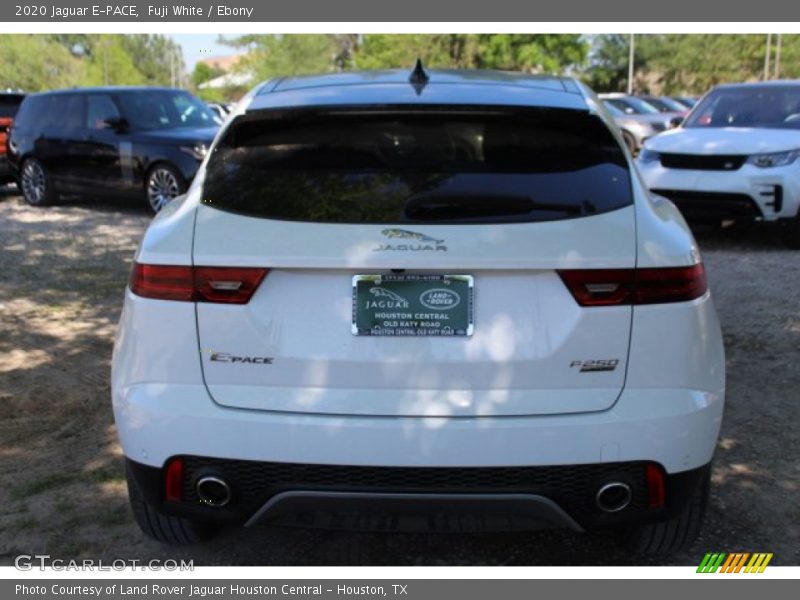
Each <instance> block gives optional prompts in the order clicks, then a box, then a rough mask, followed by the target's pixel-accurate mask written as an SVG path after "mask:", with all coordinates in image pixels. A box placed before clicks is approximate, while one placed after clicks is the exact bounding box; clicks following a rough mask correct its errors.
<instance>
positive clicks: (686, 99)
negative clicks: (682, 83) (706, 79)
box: [672, 96, 700, 110]
mask: <svg viewBox="0 0 800 600" xmlns="http://www.w3.org/2000/svg"><path fill="white" fill-rule="evenodd" d="M672 99H673V100H675V101H676V102H679V103H680V104H681V105H683V106H685V107H686V108H687V109H690V110H691V109H692V108H694V105H695V104H697V102H698V100H700V98H696V97H695V96H672Z"/></svg>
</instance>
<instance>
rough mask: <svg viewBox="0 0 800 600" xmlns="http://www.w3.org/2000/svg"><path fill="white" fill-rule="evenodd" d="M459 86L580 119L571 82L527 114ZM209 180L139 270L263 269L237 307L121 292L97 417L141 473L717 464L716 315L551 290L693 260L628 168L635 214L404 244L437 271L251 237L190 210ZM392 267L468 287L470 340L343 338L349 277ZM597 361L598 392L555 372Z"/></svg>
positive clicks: (165, 217)
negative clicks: (270, 465) (305, 309)
mask: <svg viewBox="0 0 800 600" xmlns="http://www.w3.org/2000/svg"><path fill="white" fill-rule="evenodd" d="M453 83H457V82H456V81H454V82H453ZM402 85H403V86H405V87H399V86H400V84H399V83H398V87H397V89H396V90H394V91H392V90H389V89H388V87H389V86H385V87H380V86H365V87H368V88H369V89H367V90H365V91H364V94H365V98H366V97H367V96H368V98H367V99H368V100H370V101H374V102H378V101H383V100H385V99H386V98H390V97H391V98H392V99H395V100H396V93H395V92H396V91H397V90H401V89H402V93H403V94H406V95H408V98H407V100H408V101H409V102H410V101H414V100H415V97H414V96H412V94H413V91H412V89H411V87H410V86H409V85H408V84H407V83H403V84H402ZM406 88H407V89H406ZM472 88H474V89H472ZM472 88H471V89H470V92H471V93H472V94H473V95H475V94H478V100H479V101H480V102H484V103H487V104H517V105H531V104H533V105H536V104H540V105H548V103H549V102H552V103H564V105H565V106H566V107H568V108H569V107H574V106H579V105H582V106H584V107H586V106H588V107H589V108H590V109H591V108H592V106H593V104H594V102H595V100H593V98H592V96H591V95H589V93H588V92H587V91H586V90H585V89H584V88H583V87H582V86H580V85H577V84H576V85H575V90H581V92H582V93H563V92H556V91H553V92H552V93H550V92H547V93H541V94H539V95H538V96H536V98H537V99H536V100H531V99H530V97H529V96H526V94H525V93H523V92H524V90H520V89H514V90H513V93H508V94H499V93H497V91H496V89H494V88H493V86H489V85H474V86H472ZM304 89H305V88H302V87H299V86H297V87H295V88H294V89H290V90H289V91H286V92H281V93H276V94H264V95H257V94H255V93H252V94H251V95H249V97H248V98H247V99H246V100H245V101H243V102H242V103H240V104H239V105H238V106H237V109H236V113H237V114H238V113H241V112H243V111H245V110H246V109H247V107H248V103H252V102H257V103H260V105H264V108H268V107H281V106H291V105H292V103H295V102H302V101H303V100H302V98H303V95H304V94H305V93H306V92H305V91H304ZM435 89H436V88H433V87H432V88H431V90H435ZM509 89H511V88H509ZM427 93H428V92H427V91H426V94H427ZM436 94H439V92H438V91H437V92H436ZM436 94H430V95H427V96H426V95H425V94H423V95H422V98H423V100H422V101H423V102H424V101H430V102H433V101H435V102H444V101H448V100H446V98H450V100H449V101H452V96H451V94H452V92H448V93H447V94H445V93H444V92H442V93H441V94H439V95H436ZM404 98H405V96H404ZM418 98H419V96H417V99H418ZM429 99H430V100H429ZM347 101H348V100H347V94H346V93H345V92H342V91H341V90H335V91H334V90H333V89H332V91H331V93H330V97H329V102H331V103H333V104H335V103H345V102H347ZM603 113H604V111H602V112H601V115H603ZM603 118H604V120H606V121H607V124H608V125H609V128H613V127H614V126H613V123H611V122H609V119H608V117H607V115H605V116H603ZM227 125H230V120H229V121H228V124H227ZM220 135H224V128H223V132H221V134H220ZM673 135H674V134H673ZM661 137H662V136H659V138H657V139H661ZM204 169H205V164H204V165H203V166H201V168H200V171H199V173H198V176H197V178H196V179H195V181H194V183H193V184H192V186H191V188H190V190H189V192H188V194H187V196H186V197H185V199H184V200H183V201H182V202H181V203H175V204H174V207H170V208H169V209H167V211H164V212H163V213H162V214H160V215H159V216H158V217H157V219H156V220H155V221H154V223H153V225H152V226H151V227H150V228H149V230H148V232H147V233H146V234H145V237H144V239H143V241H142V244H141V246H140V248H139V250H138V252H137V256H136V260H137V261H138V262H140V263H146V264H155V265H192V264H194V265H203V266H259V267H269V268H270V269H272V271H271V272H270V273H269V274H268V275H267V277H266V279H265V280H264V282H263V283H262V285H261V287H260V288H259V289H258V290H257V292H256V294H255V295H254V297H253V298H252V299H251V300H250V303H249V304H246V305H221V304H210V303H191V302H172V301H165V300H153V299H147V298H142V297H139V296H136V295H135V294H133V293H132V292H131V291H130V290H128V291H127V292H126V296H125V306H124V310H123V314H122V318H121V320H120V327H119V333H118V336H117V340H116V343H115V348H114V359H113V372H112V398H113V405H114V414H115V420H116V423H117V427H118V431H119V436H120V441H121V443H122V447H123V451H124V453H125V455H126V456H127V457H128V458H130V459H132V460H134V461H137V462H140V463H142V464H145V465H150V466H153V467H162V466H163V465H164V464H165V462H166V461H167V460H168V459H169V458H170V457H173V456H176V455H192V454H194V455H198V456H206V457H216V458H229V459H240V460H258V461H274V462H293V463H312V464H341V465H375V466H513V465H529V466H535V465H574V464H592V463H606V462H616V461H629V460H647V461H655V462H657V463H659V464H661V465H662V466H663V467H664V469H665V470H666V471H667V473H679V472H682V471H688V470H690V469H695V468H698V467H702V466H704V465H707V464H708V463H709V461H710V460H711V457H712V454H713V452H714V447H715V444H716V439H717V436H718V433H719V427H720V422H721V418H722V412H723V404H724V392H725V390H724V385H725V384H724V369H725V364H724V353H723V346H722V338H721V334H720V329H719V323H718V321H717V318H716V314H715V311H714V307H713V302H712V299H711V295H710V294H709V293H706V294H705V295H703V296H702V297H700V298H697V299H696V300H693V301H691V302H679V303H675V304H671V305H669V306H666V305H653V306H636V307H631V306H617V307H590V308H585V307H579V306H578V305H577V304H576V302H575V300H574V299H573V298H572V296H571V294H570V293H569V291H568V290H567V288H566V287H565V286H564V284H563V283H562V282H561V281H560V279H559V277H558V276H557V274H556V273H555V270H556V269H565V268H584V269H585V268H633V267H639V268H649V267H676V266H690V265H694V264H696V263H697V262H699V260H700V256H699V252H698V250H697V247H696V244H695V242H694V240H693V238H692V235H691V233H690V231H689V229H688V227H687V226H686V223H685V221H684V220H683V218H682V217H681V216H680V213H679V212H678V211H677V209H676V208H675V207H674V206H673V205H672V204H671V203H669V202H668V201H665V200H660V199H651V198H649V197H648V193H647V191H646V188H645V187H644V185H643V184H642V182H641V181H640V180H639V178H638V175H637V174H636V171H635V169H632V186H633V196H634V204H633V205H632V206H629V207H626V208H623V209H619V210H616V211H611V212H608V213H604V214H600V215H597V216H591V217H582V218H574V219H566V220H562V221H552V222H545V223H525V224H513V225H507V224H504V225H496V224H492V225H470V226H468V227H459V226H444V227H443V226H434V225H418V226H417V225H415V226H413V227H409V228H410V229H413V230H414V231H418V232H420V233H422V234H426V235H430V236H432V237H437V238H441V239H445V240H446V244H447V246H448V251H447V252H441V253H436V252H434V253H428V252H421V253H413V252H402V253H394V252H375V251H373V248H374V246H375V244H377V243H379V242H381V241H382V240H381V233H380V232H381V229H382V228H383V226H380V225H336V226H327V225H314V224H309V223H294V222H275V223H272V224H270V226H269V228H268V229H265V225H264V220H263V219H256V218H250V217H243V216H240V215H234V214H230V213H225V212H222V211H219V210H216V209H212V208H209V207H207V206H203V205H201V204H200V199H201V188H202V183H203V172H204ZM648 185H649V181H648ZM265 231H269V233H270V235H264V232H265ZM398 267H402V268H405V269H409V270H411V271H412V272H414V271H427V272H430V271H433V272H438V273H453V272H457V271H465V270H468V271H469V273H471V274H474V276H475V286H476V301H475V311H476V312H475V326H476V328H475V333H474V335H473V336H472V337H471V338H469V339H463V338H459V339H454V338H449V339H442V338H436V339H433V338H411V339H397V338H396V339H386V338H366V337H355V336H353V335H352V334H351V333H350V329H349V324H350V310H349V304H348V303H349V301H350V299H351V295H350V294H351V291H350V280H351V277H352V275H354V274H358V273H365V272H366V273H369V272H371V271H375V270H379V271H380V270H386V269H392V268H398ZM515 294H516V295H518V296H522V297H525V296H527V297H528V298H529V299H530V300H529V301H527V302H525V301H522V300H520V299H519V298H514V295H515ZM310 295H311V296H314V295H322V296H323V297H324V298H325V299H326V301H325V302H322V303H321V305H319V306H317V308H316V309H315V310H316V314H315V315H314V319H311V318H301V317H303V314H301V312H300V311H299V310H298V306H300V305H301V303H302V302H304V301H305V299H306V298H308V296H310ZM198 323H199V324H200V325H199V329H198ZM211 351H228V352H230V351H233V352H236V353H240V354H242V355H250V354H252V355H259V356H274V357H275V358H276V361H275V364H274V365H270V367H272V366H278V365H280V366H281V369H280V370H279V369H274V370H272V371H270V370H269V368H270V367H266V366H264V365H260V367H263V368H261V370H260V371H254V370H253V366H254V365H235V366H233V367H231V366H230V365H229V366H228V368H226V369H225V370H223V369H222V368H221V367H220V365H212V364H211V363H210V361H209V360H208V356H209V354H210V352H211ZM593 358H619V359H620V363H619V366H618V368H617V369H616V370H615V371H613V372H605V373H590V374H580V375H578V374H574V373H570V370H569V362H570V361H572V360H582V359H593ZM256 368H258V367H256Z"/></svg>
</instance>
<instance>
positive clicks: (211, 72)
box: [192, 62, 225, 87]
mask: <svg viewBox="0 0 800 600" xmlns="http://www.w3.org/2000/svg"><path fill="white" fill-rule="evenodd" d="M224 73H225V71H223V70H222V69H219V68H216V67H212V66H209V65H207V64H206V63H202V62H199V63H197V64H196V65H195V66H194V71H192V83H193V84H194V85H195V87H197V86H199V85H200V84H202V83H205V82H206V81H211V80H212V79H214V78H215V77H219V76H220V75H223V74H224Z"/></svg>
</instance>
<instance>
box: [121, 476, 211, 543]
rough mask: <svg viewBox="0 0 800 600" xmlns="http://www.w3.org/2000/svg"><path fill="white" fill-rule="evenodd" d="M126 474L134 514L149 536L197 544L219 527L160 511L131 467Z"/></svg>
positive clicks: (167, 541) (158, 539)
mask: <svg viewBox="0 0 800 600" xmlns="http://www.w3.org/2000/svg"><path fill="white" fill-rule="evenodd" d="M125 474H126V477H127V480H128V497H129V498H130V502H131V509H132V510H133V516H134V518H135V519H136V523H137V524H138V525H139V528H140V529H141V530H142V532H143V533H144V534H145V535H146V536H147V537H149V538H152V539H154V540H156V541H158V542H161V543H163V544H172V545H186V544H196V543H198V542H202V541H205V540H208V539H210V538H212V537H213V536H214V534H215V533H216V531H217V529H216V528H215V527H214V526H212V525H209V524H207V523H202V522H200V521H195V520H193V519H185V518H183V517H173V516H171V515H165V514H162V513H160V512H158V511H157V510H156V509H155V508H154V507H152V506H151V505H150V504H148V503H147V501H146V500H145V499H144V496H143V494H142V491H141V489H139V485H138V484H137V483H136V480H135V479H134V478H133V476H132V475H131V472H130V470H129V469H126V473H125Z"/></svg>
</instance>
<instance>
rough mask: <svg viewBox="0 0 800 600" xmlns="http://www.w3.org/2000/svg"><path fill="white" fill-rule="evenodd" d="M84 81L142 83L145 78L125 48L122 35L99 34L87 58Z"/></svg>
mask: <svg viewBox="0 0 800 600" xmlns="http://www.w3.org/2000/svg"><path fill="white" fill-rule="evenodd" d="M86 82H87V83H88V84H89V85H143V84H145V83H147V79H146V78H145V75H144V73H142V71H140V70H139V68H138V67H137V64H136V62H134V57H133V56H131V55H130V54H129V53H128V50H127V49H126V48H125V43H124V42H123V41H122V36H119V35H101V36H98V39H95V40H94V44H93V51H92V53H91V55H90V56H89V58H88V65H87V76H86Z"/></svg>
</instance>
